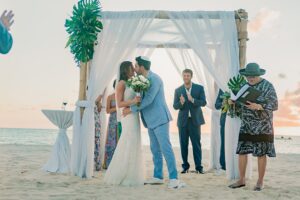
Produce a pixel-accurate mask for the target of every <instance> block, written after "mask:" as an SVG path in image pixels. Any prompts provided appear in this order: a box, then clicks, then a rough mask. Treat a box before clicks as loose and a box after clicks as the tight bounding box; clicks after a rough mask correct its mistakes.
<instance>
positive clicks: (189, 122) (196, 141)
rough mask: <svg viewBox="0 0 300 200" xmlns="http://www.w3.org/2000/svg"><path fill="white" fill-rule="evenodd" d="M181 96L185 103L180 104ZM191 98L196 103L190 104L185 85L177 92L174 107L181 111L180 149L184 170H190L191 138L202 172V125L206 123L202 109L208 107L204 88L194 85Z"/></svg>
mask: <svg viewBox="0 0 300 200" xmlns="http://www.w3.org/2000/svg"><path fill="white" fill-rule="evenodd" d="M181 94H182V95H183V97H184V98H185V103H184V104H183V105H182V104H181V103H180V96H181ZM191 96H192V97H193V98H194V103H192V102H190V101H189V100H188V97H187V92H186V88H185V86H184V85H182V86H181V87H179V88H177V89H176V90H175V95H174V103H173V107H174V109H175V110H179V114H178V119H177V126H178V129H179V139H180V148H181V156H182V161H183V164H182V168H183V169H184V170H187V169H189V167H190V164H189V163H188V147H189V138H191V142H192V146H193V155H194V161H195V166H196V170H202V168H203V167H202V164H201V160H202V150H201V142H200V140H201V125H202V124H204V123H205V121H204V117H203V113H202V109H201V107H203V106H205V105H206V98H205V93H204V88H203V87H202V86H201V85H197V84H194V83H193V84H192V89H191ZM189 113H190V115H191V116H189Z"/></svg>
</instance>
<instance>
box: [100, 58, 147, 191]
mask: <svg viewBox="0 0 300 200" xmlns="http://www.w3.org/2000/svg"><path fill="white" fill-rule="evenodd" d="M133 75H134V68H133V65H132V63H131V62H130V61H124V62H122V63H121V65H120V69H119V77H118V78H119V80H120V81H119V82H118V84H117V87H116V88H117V89H116V100H117V107H118V110H117V112H119V113H122V112H121V109H123V108H126V107H129V106H131V105H133V104H137V103H138V102H140V98H139V97H136V95H135V92H134V91H133V90H132V89H131V88H129V87H127V86H126V81H127V80H128V79H129V78H131V77H132V76H133ZM119 116H120V115H119ZM121 124H122V134H121V137H120V140H119V142H118V145H117V148H116V150H115V152H114V156H113V158H112V160H111V163H110V165H109V167H108V169H107V171H106V174H105V176H104V182H105V183H107V184H110V185H125V186H137V185H144V166H143V164H144V163H143V159H142V145H141V129H140V121H139V114H138V113H131V114H129V115H127V116H126V117H124V116H121Z"/></svg>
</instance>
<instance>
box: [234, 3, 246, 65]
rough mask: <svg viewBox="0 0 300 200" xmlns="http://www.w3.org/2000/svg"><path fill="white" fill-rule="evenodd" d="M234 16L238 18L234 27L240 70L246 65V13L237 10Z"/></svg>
mask: <svg viewBox="0 0 300 200" xmlns="http://www.w3.org/2000/svg"><path fill="white" fill-rule="evenodd" d="M236 15H238V16H239V18H238V19H236V26H237V32H238V40H239V61H240V68H244V67H245V64H246V61H247V60H246V49H247V41H248V32H247V24H248V13H247V12H246V11H245V10H243V9H239V10H238V11H236Z"/></svg>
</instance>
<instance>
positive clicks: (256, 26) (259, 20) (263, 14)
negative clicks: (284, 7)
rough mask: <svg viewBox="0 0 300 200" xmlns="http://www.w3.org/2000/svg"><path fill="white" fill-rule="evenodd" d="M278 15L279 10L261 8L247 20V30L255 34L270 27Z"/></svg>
mask: <svg viewBox="0 0 300 200" xmlns="http://www.w3.org/2000/svg"><path fill="white" fill-rule="evenodd" d="M279 17H280V12H279V11H275V10H269V9H265V8H264V9H261V10H260V11H259V12H258V13H257V14H256V15H255V17H254V18H253V19H250V20H249V25H248V30H249V33H250V34H257V33H259V32H260V31H261V30H263V29H267V28H271V27H272V26H273V25H274V22H275V21H276V20H277V19H278V18H279ZM274 37H275V38H276V37H277V36H276V35H274Z"/></svg>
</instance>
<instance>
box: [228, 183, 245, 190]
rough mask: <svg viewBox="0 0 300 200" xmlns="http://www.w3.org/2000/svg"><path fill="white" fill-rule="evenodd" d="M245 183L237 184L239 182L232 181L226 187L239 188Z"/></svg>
mask: <svg viewBox="0 0 300 200" xmlns="http://www.w3.org/2000/svg"><path fill="white" fill-rule="evenodd" d="M245 186H246V185H245V184H239V183H233V184H231V185H229V186H228V187H229V188H231V189H237V188H241V187H245Z"/></svg>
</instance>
